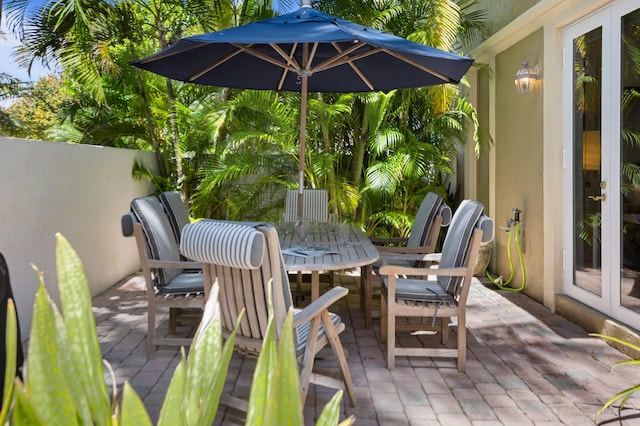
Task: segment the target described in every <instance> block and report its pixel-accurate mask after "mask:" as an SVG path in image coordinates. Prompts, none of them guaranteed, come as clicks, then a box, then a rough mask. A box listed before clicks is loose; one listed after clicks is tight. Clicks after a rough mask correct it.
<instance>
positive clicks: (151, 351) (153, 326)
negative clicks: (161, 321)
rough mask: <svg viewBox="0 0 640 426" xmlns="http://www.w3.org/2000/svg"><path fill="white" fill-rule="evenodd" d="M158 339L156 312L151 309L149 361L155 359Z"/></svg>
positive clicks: (148, 334) (148, 344)
mask: <svg viewBox="0 0 640 426" xmlns="http://www.w3.org/2000/svg"><path fill="white" fill-rule="evenodd" d="M155 338H156V311H155V309H154V308H151V307H149V309H148V310H147V359H151V358H153V357H154V355H155V352H156V348H155V345H154V341H155Z"/></svg>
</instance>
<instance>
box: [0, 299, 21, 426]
mask: <svg viewBox="0 0 640 426" xmlns="http://www.w3.org/2000/svg"><path fill="white" fill-rule="evenodd" d="M17 339H18V320H17V319H16V306H15V304H14V303H13V300H12V299H9V300H8V301H7V323H6V325H5V350H6V356H5V370H4V377H3V385H2V389H3V393H2V410H0V425H4V424H6V420H7V415H8V413H9V408H10V407H11V404H10V401H11V398H12V396H13V382H14V377H15V371H16V363H17V357H18V355H17V353H18V345H17V343H16V342H17V341H18V340H17Z"/></svg>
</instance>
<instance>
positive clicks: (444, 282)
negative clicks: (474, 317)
mask: <svg viewBox="0 0 640 426" xmlns="http://www.w3.org/2000/svg"><path fill="white" fill-rule="evenodd" d="M483 213H484V206H483V205H482V204H481V203H479V202H478V201H472V200H463V201H462V202H461V203H460V206H458V209H457V210H456V212H455V214H454V215H453V219H451V225H450V226H449V230H448V231H447V236H446V237H445V239H444V244H443V246H442V257H441V258H440V266H439V267H440V268H442V269H445V268H458V267H464V266H466V265H465V262H466V261H467V259H466V257H467V250H468V248H469V244H470V242H471V236H472V235H473V231H474V229H475V228H476V225H477V224H478V221H479V220H480V218H481V217H482V216H483ZM461 279H462V277H447V276H438V283H439V284H440V285H441V286H442V288H443V289H445V291H446V292H448V293H453V292H454V291H455V289H456V286H457V285H458V283H459V281H460V280H461Z"/></svg>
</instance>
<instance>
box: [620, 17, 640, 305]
mask: <svg viewBox="0 0 640 426" xmlns="http://www.w3.org/2000/svg"><path fill="white" fill-rule="evenodd" d="M619 42H620V43H621V50H620V70H619V73H620V102H619V103H618V105H619V108H620V112H621V114H620V137H619V140H620V184H621V198H620V204H621V206H620V212H621V218H620V224H621V229H620V233H619V234H620V240H621V256H620V270H621V274H622V276H621V279H620V283H621V285H620V303H621V305H622V306H623V307H625V308H627V309H630V310H632V311H634V312H636V313H640V55H639V53H640V9H638V10H635V11H633V12H631V13H628V14H626V15H624V16H622V18H621V22H620V34H619Z"/></svg>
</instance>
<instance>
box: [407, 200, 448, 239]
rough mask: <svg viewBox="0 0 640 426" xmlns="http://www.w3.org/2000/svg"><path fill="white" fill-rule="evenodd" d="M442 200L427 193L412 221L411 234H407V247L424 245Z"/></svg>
mask: <svg viewBox="0 0 640 426" xmlns="http://www.w3.org/2000/svg"><path fill="white" fill-rule="evenodd" d="M442 204H443V202H442V198H441V197H440V196H439V195H438V194H434V193H433V192H429V193H428V194H427V196H426V197H424V200H423V201H422V204H420V208H418V212H417V213H416V218H415V220H414V221H413V227H411V234H409V240H408V241H407V247H421V246H423V245H425V244H426V241H427V237H428V236H429V229H430V228H431V224H433V221H434V220H435V218H436V215H437V214H438V211H439V210H440V207H441V206H442Z"/></svg>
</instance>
